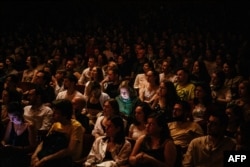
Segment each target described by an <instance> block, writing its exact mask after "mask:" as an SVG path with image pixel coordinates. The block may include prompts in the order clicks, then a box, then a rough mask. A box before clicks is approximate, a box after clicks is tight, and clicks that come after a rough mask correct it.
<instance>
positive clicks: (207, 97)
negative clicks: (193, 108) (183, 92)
mask: <svg viewBox="0 0 250 167" xmlns="http://www.w3.org/2000/svg"><path fill="white" fill-rule="evenodd" d="M197 87H201V88H202V89H203V91H204V93H205V94H204V97H203V99H202V103H204V104H205V105H209V104H211V103H212V94H211V88H210V85H209V84H208V83H196V84H195V89H196V88H197ZM193 101H194V104H198V103H199V101H198V98H197V97H195V98H194V100H193Z"/></svg>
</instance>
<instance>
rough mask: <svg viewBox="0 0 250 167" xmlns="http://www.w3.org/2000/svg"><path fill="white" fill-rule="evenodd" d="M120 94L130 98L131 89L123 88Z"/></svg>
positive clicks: (126, 98)
mask: <svg viewBox="0 0 250 167" xmlns="http://www.w3.org/2000/svg"><path fill="white" fill-rule="evenodd" d="M120 95H121V97H122V98H123V99H125V100H128V99H129V91H128V89H127V88H121V89H120Z"/></svg>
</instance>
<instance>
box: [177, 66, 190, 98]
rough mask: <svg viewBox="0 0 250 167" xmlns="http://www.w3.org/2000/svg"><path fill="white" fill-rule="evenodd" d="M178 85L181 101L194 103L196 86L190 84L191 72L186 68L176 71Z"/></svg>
mask: <svg viewBox="0 0 250 167" xmlns="http://www.w3.org/2000/svg"><path fill="white" fill-rule="evenodd" d="M176 75H177V83H175V89H176V92H177V94H178V96H179V97H180V99H181V100H185V101H188V102H190V101H192V99H194V89H195V85H194V84H193V83H191V82H190V78H189V75H190V74H189V71H188V70H187V69H185V68H179V69H178V70H177V71H176Z"/></svg>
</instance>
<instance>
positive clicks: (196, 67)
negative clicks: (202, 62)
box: [193, 61, 200, 73]
mask: <svg viewBox="0 0 250 167" xmlns="http://www.w3.org/2000/svg"><path fill="white" fill-rule="evenodd" d="M199 70H200V69H199V63H198V61H196V62H194V65H193V73H198V72H199Z"/></svg>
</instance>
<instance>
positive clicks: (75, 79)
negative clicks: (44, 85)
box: [64, 72, 78, 84]
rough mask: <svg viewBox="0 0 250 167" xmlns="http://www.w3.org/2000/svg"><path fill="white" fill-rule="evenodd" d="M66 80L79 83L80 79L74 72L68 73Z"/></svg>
mask: <svg viewBox="0 0 250 167" xmlns="http://www.w3.org/2000/svg"><path fill="white" fill-rule="evenodd" d="M64 79H68V80H69V81H70V82H74V83H75V84H76V83H77V81H78V79H77V77H76V76H75V75H74V74H73V73H72V72H67V73H66V75H65V76H64Z"/></svg>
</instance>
